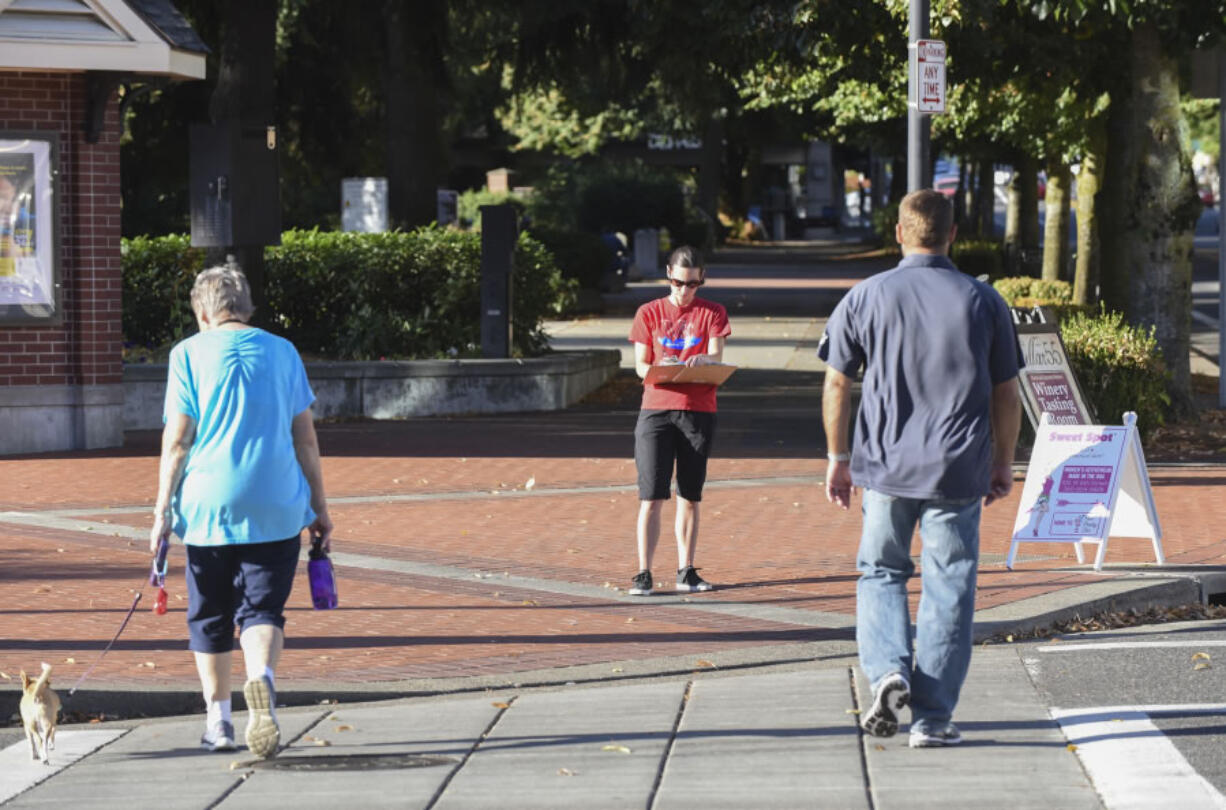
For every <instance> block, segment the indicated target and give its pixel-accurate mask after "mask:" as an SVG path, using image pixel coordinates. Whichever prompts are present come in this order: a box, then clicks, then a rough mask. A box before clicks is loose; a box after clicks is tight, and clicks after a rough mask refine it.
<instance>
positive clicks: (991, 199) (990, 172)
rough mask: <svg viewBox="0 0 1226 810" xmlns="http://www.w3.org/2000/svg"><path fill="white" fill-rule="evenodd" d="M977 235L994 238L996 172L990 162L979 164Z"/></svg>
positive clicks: (984, 161)
mask: <svg viewBox="0 0 1226 810" xmlns="http://www.w3.org/2000/svg"><path fill="white" fill-rule="evenodd" d="M978 186H979V199H980V207H979V219H978V222H979V228H978V230H979V235H980V236H981V237H982V238H984V239H995V238H996V171H995V169H994V167H993V166H992V161H991V160H988V159H986V158H985V159H983V160H982V161H980V162H979V183H978Z"/></svg>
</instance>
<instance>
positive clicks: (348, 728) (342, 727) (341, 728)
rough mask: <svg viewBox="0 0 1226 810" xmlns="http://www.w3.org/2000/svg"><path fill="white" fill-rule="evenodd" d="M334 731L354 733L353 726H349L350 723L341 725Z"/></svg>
mask: <svg viewBox="0 0 1226 810" xmlns="http://www.w3.org/2000/svg"><path fill="white" fill-rule="evenodd" d="M333 730H334V731H353V726H351V725H349V724H348V723H341V724H340V725H339V726H337V727H336V728H335V729H333Z"/></svg>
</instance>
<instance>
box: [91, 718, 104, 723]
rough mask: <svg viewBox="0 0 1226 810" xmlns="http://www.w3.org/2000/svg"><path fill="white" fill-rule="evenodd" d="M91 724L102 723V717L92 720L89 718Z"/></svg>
mask: <svg viewBox="0 0 1226 810" xmlns="http://www.w3.org/2000/svg"><path fill="white" fill-rule="evenodd" d="M89 722H91V723H101V722H102V718H101V717H91V718H89Z"/></svg>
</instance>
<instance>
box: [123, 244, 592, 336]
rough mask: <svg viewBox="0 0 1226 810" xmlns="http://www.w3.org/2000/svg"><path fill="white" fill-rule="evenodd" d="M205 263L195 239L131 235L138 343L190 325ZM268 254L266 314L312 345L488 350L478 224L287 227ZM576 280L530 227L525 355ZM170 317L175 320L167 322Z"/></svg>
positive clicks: (522, 305) (128, 328)
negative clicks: (373, 229) (371, 230)
mask: <svg viewBox="0 0 1226 810" xmlns="http://www.w3.org/2000/svg"><path fill="white" fill-rule="evenodd" d="M202 261H203V255H202V252H201V251H197V250H193V249H192V248H190V247H189V246H188V239H187V237H186V236H168V237H160V238H152V239H151V238H143V237H142V238H139V239H132V240H127V241H125V243H124V288H125V302H124V303H125V308H124V333H125V338H126V339H127V340H129V341H140V342H148V343H164V342H166V341H171V340H177V339H179V338H181V337H183V336H184V335H186V334H188V333H189V331H190V325H191V323H193V322H192V321H191V314H190V309H189V304H188V294H189V291H190V289H191V285H192V281H193V280H194V278H195V274H196V273H197V272H198V271H199V269H200V268H201V266H202ZM265 261H266V265H265V277H266V290H265V293H266V298H267V301H266V303H265V305H264V310H265V311H264V313H263V316H264V317H263V320H264V323H266V324H268V325H269V328H270V329H271V330H272V331H275V332H277V333H279V334H281V335H283V336H285V337H286V338H288V339H289V340H291V341H293V342H294V344H295V345H296V346H297V347H298V349H299V350H300V351H302V352H305V353H308V354H315V355H323V356H326V357H330V358H335V359H338V360H370V359H377V358H382V357H395V358H407V359H412V358H433V357H448V356H474V355H476V354H477V353H478V352H479V349H480V340H481V326H480V317H479V313H480V298H481V292H480V273H481V270H480V265H481V237H480V234H478V233H476V232H461V231H454V230H445V229H442V228H438V227H429V228H420V229H418V230H416V231H412V232H408V233H405V232H400V231H393V232H390V233H378V234H359V233H337V232H320V231H314V230H313V231H287V232H285V233H284V234H282V237H281V244H280V245H279V246H277V247H270V248H268V249H267V250H266V251H265ZM574 286H575V285H574V283H573V282H570V281H567V280H565V279H563V278H562V276H561V274H560V273H559V272H558V269H557V267H556V265H555V264H554V261H553V257H552V256H551V255H550V253H549V251H548V250H546V249H545V247H544V246H543V245H542V244H541V243H540V242H538V241H536V240H534V239H533V238H531V237H530V236H529V235H527V234H521V235H520V238H519V241H518V243H517V244H516V247H515V275H514V279H513V287H514V291H513V294H514V302H515V303H514V308H513V313H514V314H513V324H512V334H513V341H514V345H513V349H514V351H515V353H516V354H517V355H521V356H526V355H533V354H539V353H541V352H543V351H545V350H546V349H547V347H548V340H547V338H546V336H545V334H544V331H543V330H542V328H541V321H542V319H544V318H546V317H549V316H552V315H556V314H559V313H560V312H562V311H563V310H564V309H566V308H568V307H570V306H571V305H572V303H573V300H574ZM129 289H131V290H132V291H133V292H132V294H131V295H129V293H128V290H129ZM158 324H163V325H165V326H164V328H163V329H161V330H160V331H159V330H158V329H156V328H155V326H156V325H158Z"/></svg>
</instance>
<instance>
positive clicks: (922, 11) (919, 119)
mask: <svg viewBox="0 0 1226 810" xmlns="http://www.w3.org/2000/svg"><path fill="white" fill-rule="evenodd" d="M910 31H911V33H910V37H909V41H910V44H911V52H910V58H908V60H907V63H908V65H915V43H916V42H917V41H919V40H921V39H927V38H928V0H911V18H910ZM907 98H908V100H909V101H910V103H909V104H908V105H907V192H908V193H910V192H912V191H918V190H919V189H921V188H927V187H928V186H930V185H932V184H931V182H929V180H928V173H929V168H928V164H929V156H928V152H929V137H930V127H931V121H930V119H929V118H928V116H927V115H924V114H923V113H922V112H920V111H919V98H920V88H919V76H918V75H917V71H916V70H914V69H911V70H909V71H908V76H907Z"/></svg>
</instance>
